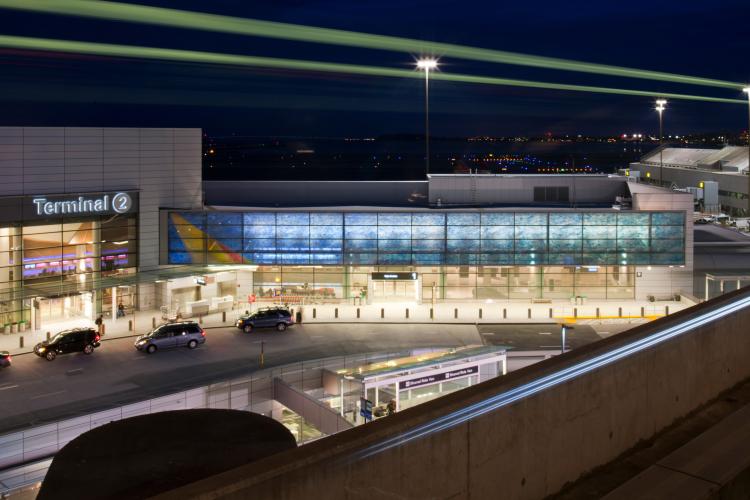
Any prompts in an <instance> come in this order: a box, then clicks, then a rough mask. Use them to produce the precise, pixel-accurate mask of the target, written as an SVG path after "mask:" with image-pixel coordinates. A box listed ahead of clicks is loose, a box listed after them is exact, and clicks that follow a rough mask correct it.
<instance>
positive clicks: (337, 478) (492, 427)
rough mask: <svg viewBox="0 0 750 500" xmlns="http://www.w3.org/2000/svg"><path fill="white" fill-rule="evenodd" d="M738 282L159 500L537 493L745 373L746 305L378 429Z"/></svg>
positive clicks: (581, 354) (574, 356)
mask: <svg viewBox="0 0 750 500" xmlns="http://www.w3.org/2000/svg"><path fill="white" fill-rule="evenodd" d="M747 296H750V291H747V290H745V289H743V290H739V291H737V292H734V293H731V294H728V295H725V296H723V297H720V298H718V299H715V300H713V301H711V302H708V303H704V304H700V305H698V306H696V307H694V308H691V309H688V310H685V311H682V312H680V313H677V314H675V315H672V316H670V317H668V318H664V319H661V320H658V321H655V322H652V323H650V324H647V325H643V326H641V327H638V328H636V329H634V330H631V331H629V332H626V333H623V334H621V335H617V336H614V337H610V338H609V339H607V340H604V341H601V342H598V343H595V344H591V345H589V346H586V347H583V348H580V349H578V350H576V351H574V352H570V353H567V354H565V355H563V356H558V357H557V358H554V359H550V360H547V361H544V362H541V363H539V364H537V365H533V366H530V367H528V368H524V369H522V370H519V371H518V372H514V373H511V374H510V375H507V376H505V377H502V378H499V379H495V380H491V381H488V382H485V383H483V384H480V385H477V386H475V387H472V388H469V389H467V390H464V391H460V392H457V393H454V394H451V395H449V396H446V397H444V398H441V399H437V400H434V401H431V402H429V403H426V404H424V405H421V406H418V407H415V408H412V409H410V410H406V411H404V412H402V413H400V414H398V415H395V416H393V417H388V418H385V419H383V420H379V421H376V422H374V423H372V424H368V425H366V426H362V427H358V428H355V429H352V430H350V431H346V432H343V433H340V434H337V435H335V436H332V437H330V438H326V439H323V440H321V441H318V442H315V443H312V444H310V445H306V446H304V447H301V448H299V449H296V450H294V451H291V452H283V453H280V454H278V455H275V456H273V457H270V458H268V459H264V460H262V461H259V462H256V463H253V464H248V465H246V466H242V467H239V468H237V469H234V470H232V471H228V472H226V473H223V474H220V475H217V476H214V477H210V478H207V479H205V480H202V481H199V482H197V483H193V484H190V485H186V486H184V487H182V488H180V489H177V490H173V491H172V492H170V493H167V494H163V495H161V496H160V497H159V498H164V499H167V498H170V499H171V498H175V499H177V498H180V499H183V498H232V499H233V498H278V499H303V498H323V497H325V498H347V499H355V498H356V499H358V498H363V499H364V498H373V495H375V497H379V498H475V499H484V498H508V499H527V498H529V499H531V498H542V497H544V496H546V495H548V494H552V493H555V492H556V491H558V490H559V489H560V488H561V487H562V486H563V485H564V484H565V483H567V482H569V481H573V480H575V479H576V478H578V477H579V476H580V475H581V474H583V473H585V472H587V471H589V470H591V469H592V468H594V467H596V466H598V465H600V464H604V463H606V462H608V461H610V460H612V459H613V458H615V457H616V456H617V455H619V454H620V453H622V452H623V451H625V450H627V449H629V448H631V447H632V446H633V445H635V444H636V443H637V442H638V441H640V440H642V439H647V438H649V437H651V436H652V435H654V434H655V433H656V432H658V431H659V430H661V429H663V428H664V427H666V426H668V425H669V424H670V423H672V422H673V421H674V420H675V419H677V418H679V417H681V416H684V415H686V414H687V413H689V412H690V411H692V410H693V409H695V408H696V407H698V406H700V405H701V404H703V403H705V402H707V401H709V400H710V399H712V398H714V397H716V396H717V395H718V394H719V393H720V392H722V391H724V390H726V389H728V388H730V387H732V386H733V385H735V384H736V383H738V382H740V381H742V380H743V379H746V378H748V377H750V336H749V335H748V327H747V325H750V308H745V309H742V310H740V311H739V312H736V313H733V314H732V315H730V316H726V317H724V318H723V319H720V320H718V321H716V322H714V323H709V324H708V325H704V326H701V327H698V328H696V329H695V330H693V331H691V332H689V333H687V334H685V335H682V336H679V337H677V338H675V339H671V340H668V341H666V342H664V343H662V344H659V345H658V346H655V347H652V348H650V349H649V350H647V351H645V352H642V353H639V354H636V355H634V356H631V357H628V358H625V359H622V360H620V361H618V362H616V363H615V364H613V365H609V366H606V367H603V368H600V369H598V370H597V371H595V372H591V373H588V374H586V375H583V376H581V377H579V378H576V379H573V380H571V381H568V382H566V383H564V384H562V385H559V386H556V387H553V388H550V389H547V390H545V391H543V392H541V393H538V394H536V395H534V396H531V397H527V398H525V399H523V400H521V401H519V402H516V403H514V404H512V405H510V406H506V407H503V408H500V409H498V410H495V411H493V412H491V413H488V414H486V415H483V416H481V417H478V418H475V419H473V420H471V421H469V422H466V423H463V424H460V425H458V426H456V427H453V428H450V429H448V430H444V431H442V432H439V433H434V434H432V435H430V436H429V437H426V438H422V439H418V440H414V441H411V442H409V443H406V444H404V445H401V446H399V447H396V448H393V449H390V450H386V451H384V452H382V453H379V454H377V455H375V456H371V457H368V458H360V459H354V458H352V457H353V455H355V454H356V453H357V452H360V451H361V450H364V449H366V448H367V447H368V446H369V445H371V444H373V443H376V442H379V441H381V440H383V439H385V438H386V437H391V436H397V435H398V434H399V433H402V432H405V431H408V430H409V429H412V428H414V426H416V425H418V424H421V423H425V422H430V421H433V420H434V419H435V418H437V417H439V416H441V415H444V414H446V413H449V412H450V411H453V410H456V409H459V408H461V407H464V406H466V405H467V404H470V403H471V402H476V401H480V400H482V399H484V398H486V397H489V396H491V395H494V394H497V393H500V392H504V391H507V390H509V389H512V388H513V387H517V386H519V385H521V384H523V383H525V382H528V381H530V380H533V379H536V378H538V377H540V376H542V375H544V374H548V373H551V372H555V371H558V370H560V369H561V368H563V367H565V366H569V365H572V364H575V363H577V362H580V361H582V360H585V359H589V358H592V357H593V356H595V355H597V354H601V353H603V352H606V351H610V350H612V349H614V348H616V347H618V346H621V345H624V344H627V343H630V342H633V341H634V340H637V339H639V338H643V337H645V336H647V335H649V334H651V333H653V332H655V331H658V330H661V329H663V328H665V327H666V326H669V325H670V324H673V323H676V322H678V321H682V320H684V319H686V318H690V317H693V316H696V315H698V314H702V313H705V312H707V311H709V310H711V309H714V308H716V307H719V306H721V305H724V304H727V303H729V302H730V301H733V300H736V299H738V298H742V297H747Z"/></svg>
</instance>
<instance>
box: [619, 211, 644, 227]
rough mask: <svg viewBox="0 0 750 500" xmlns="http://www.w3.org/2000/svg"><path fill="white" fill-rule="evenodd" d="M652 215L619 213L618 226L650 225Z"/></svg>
mask: <svg viewBox="0 0 750 500" xmlns="http://www.w3.org/2000/svg"><path fill="white" fill-rule="evenodd" d="M649 219H650V216H649V214H648V213H640V212H634V213H628V214H624V213H619V214H617V225H618V226H648V225H649Z"/></svg>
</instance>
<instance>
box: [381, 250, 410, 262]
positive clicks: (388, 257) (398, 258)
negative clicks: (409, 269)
mask: <svg viewBox="0 0 750 500" xmlns="http://www.w3.org/2000/svg"><path fill="white" fill-rule="evenodd" d="M378 263H379V264H411V253H379V254H378Z"/></svg>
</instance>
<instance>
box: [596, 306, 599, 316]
mask: <svg viewBox="0 0 750 500" xmlns="http://www.w3.org/2000/svg"><path fill="white" fill-rule="evenodd" d="M596 317H597V318H598V317H599V308H598V307H597V308H596Z"/></svg>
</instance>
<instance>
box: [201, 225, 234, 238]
mask: <svg viewBox="0 0 750 500" xmlns="http://www.w3.org/2000/svg"><path fill="white" fill-rule="evenodd" d="M206 232H207V233H208V237H209V238H242V226H211V225H209V226H208V229H207V231H206Z"/></svg>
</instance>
